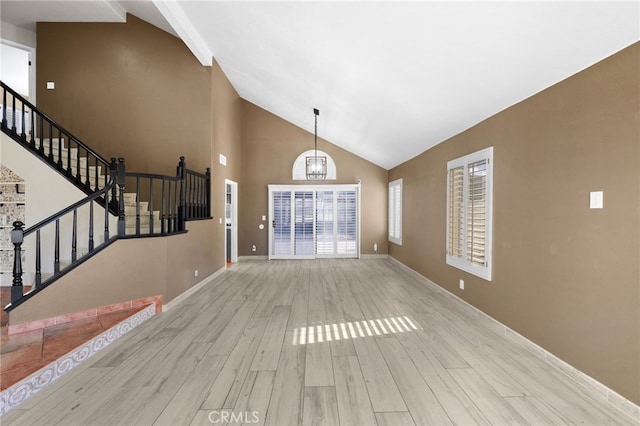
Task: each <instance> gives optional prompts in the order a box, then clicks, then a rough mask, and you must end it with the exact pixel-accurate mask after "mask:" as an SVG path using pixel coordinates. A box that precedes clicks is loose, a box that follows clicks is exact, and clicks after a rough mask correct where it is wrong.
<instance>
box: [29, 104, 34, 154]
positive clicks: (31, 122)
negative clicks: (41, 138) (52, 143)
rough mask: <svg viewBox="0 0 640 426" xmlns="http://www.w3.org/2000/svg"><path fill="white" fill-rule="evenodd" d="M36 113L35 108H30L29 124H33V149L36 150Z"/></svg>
mask: <svg viewBox="0 0 640 426" xmlns="http://www.w3.org/2000/svg"><path fill="white" fill-rule="evenodd" d="M35 121H36V112H35V111H34V110H33V108H29V123H30V124H31V141H30V142H31V148H32V149H35V148H36V129H35V126H36V123H35Z"/></svg>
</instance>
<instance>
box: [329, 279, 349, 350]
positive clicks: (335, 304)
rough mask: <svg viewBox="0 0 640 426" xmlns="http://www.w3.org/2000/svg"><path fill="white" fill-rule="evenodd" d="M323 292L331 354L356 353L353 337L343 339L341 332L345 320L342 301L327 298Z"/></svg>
mask: <svg viewBox="0 0 640 426" xmlns="http://www.w3.org/2000/svg"><path fill="white" fill-rule="evenodd" d="M326 296H327V293H326V292H325V309H326V313H327V322H326V327H328V332H327V333H325V334H328V335H329V336H330V337H331V340H330V345H331V355H333V356H334V357H335V356H352V355H355V354H356V350H355V347H354V346H353V339H345V338H343V337H342V334H341V329H342V327H341V324H344V323H345V322H346V320H345V315H344V311H343V310H342V302H341V301H340V300H337V299H327V298H326Z"/></svg>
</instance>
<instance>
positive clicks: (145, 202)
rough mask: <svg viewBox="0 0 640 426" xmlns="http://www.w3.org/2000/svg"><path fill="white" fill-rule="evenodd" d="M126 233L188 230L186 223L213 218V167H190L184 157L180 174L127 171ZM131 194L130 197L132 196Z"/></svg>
mask: <svg viewBox="0 0 640 426" xmlns="http://www.w3.org/2000/svg"><path fill="white" fill-rule="evenodd" d="M125 176H126V184H125V187H126V188H127V191H129V190H130V189H132V192H127V194H125V196H124V197H125V216H126V235H127V236H144V235H154V234H160V235H164V234H167V233H169V234H171V233H176V232H184V231H185V230H186V226H185V222H186V221H190V220H200V219H210V218H211V195H210V194H211V192H210V191H211V169H209V168H207V171H206V172H205V173H204V174H203V173H198V172H196V171H193V170H190V169H187V166H186V161H185V158H184V157H180V162H179V163H178V167H177V168H176V176H165V175H158V174H153V173H138V172H126V173H125ZM129 197H130V199H128V198H129Z"/></svg>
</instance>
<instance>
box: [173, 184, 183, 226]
mask: <svg viewBox="0 0 640 426" xmlns="http://www.w3.org/2000/svg"><path fill="white" fill-rule="evenodd" d="M180 182H181V181H180V180H177V181H175V183H174V184H173V232H176V231H178V226H179V225H178V223H179V222H178V220H179V219H178V210H179V209H180V200H179V198H178V195H179V191H178V186H180Z"/></svg>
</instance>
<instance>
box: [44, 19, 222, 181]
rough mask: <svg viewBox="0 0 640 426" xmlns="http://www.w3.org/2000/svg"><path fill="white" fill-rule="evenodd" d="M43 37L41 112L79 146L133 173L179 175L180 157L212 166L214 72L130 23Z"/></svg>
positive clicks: (179, 45)
mask: <svg viewBox="0 0 640 426" xmlns="http://www.w3.org/2000/svg"><path fill="white" fill-rule="evenodd" d="M37 37H38V49H37V52H36V56H37V62H36V63H37V67H38V70H37V71H38V72H37V78H36V82H37V90H36V93H37V99H38V107H39V108H40V109H42V110H43V111H44V112H45V113H46V114H47V115H49V116H50V117H52V118H53V119H55V120H56V121H58V122H59V123H61V124H62V125H63V126H64V127H65V128H67V129H68V130H70V131H71V132H72V133H73V134H74V135H75V136H77V137H78V138H80V140H82V141H83V142H85V143H87V144H88V145H89V146H90V147H91V148H93V149H94V150H95V151H96V152H98V153H99V154H100V155H102V156H103V157H105V158H107V159H109V158H111V157H124V158H125V159H126V160H127V169H128V170H130V171H137V172H153V173H163V174H169V175H173V174H175V170H176V166H177V164H178V160H179V158H180V156H181V155H184V156H185V157H186V160H187V166H188V167H189V168H191V169H194V170H198V171H204V169H205V168H206V167H208V166H209V159H210V157H211V145H210V141H211V78H212V77H211V68H210V67H203V66H202V65H201V64H200V63H199V62H198V60H197V59H196V58H195V57H194V56H193V55H192V54H191V52H190V51H189V49H188V48H187V47H186V46H185V45H184V43H183V42H182V41H181V40H180V39H178V38H176V37H174V36H173V35H171V34H169V33H166V32H164V31H162V30H160V29H158V28H156V27H154V26H153V25H150V24H148V23H146V22H144V21H142V20H140V19H138V18H136V17H135V16H132V15H127V23H125V24H120V23H48V22H41V23H38V26H37ZM48 81H53V82H55V90H47V89H46V82H48Z"/></svg>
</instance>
